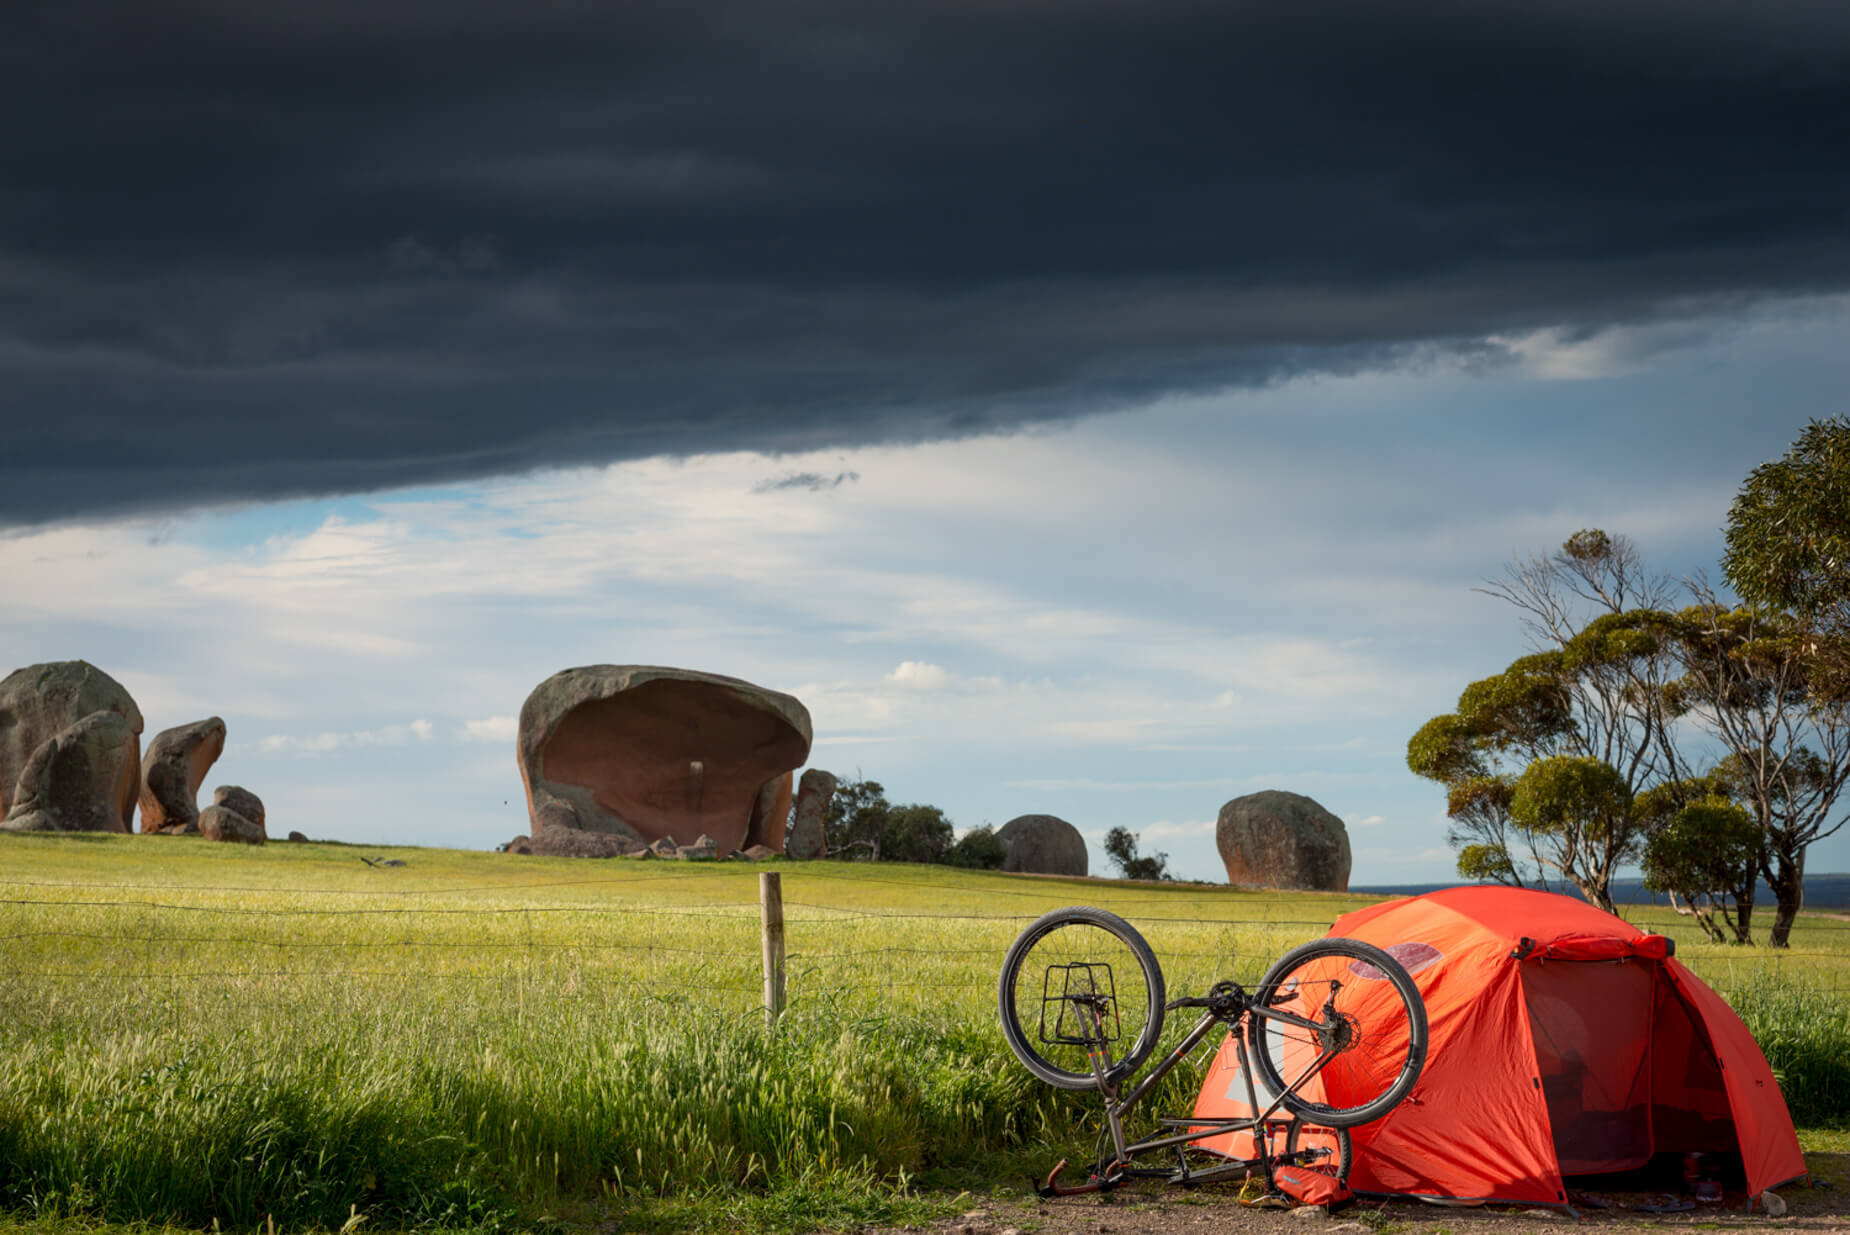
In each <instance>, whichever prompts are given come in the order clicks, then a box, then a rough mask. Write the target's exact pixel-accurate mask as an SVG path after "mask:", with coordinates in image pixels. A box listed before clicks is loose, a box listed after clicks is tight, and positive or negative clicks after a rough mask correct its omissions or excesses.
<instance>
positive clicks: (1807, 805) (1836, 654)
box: [1675, 583, 1850, 947]
mask: <svg viewBox="0 0 1850 1235" xmlns="http://www.w3.org/2000/svg"><path fill="white" fill-rule="evenodd" d="M1695 586H1696V589H1697V593H1698V603H1697V604H1695V605H1692V606H1690V607H1689V608H1687V609H1685V610H1684V611H1683V612H1682V614H1680V615H1679V645H1680V649H1679V651H1680V656H1681V658H1682V660H1683V663H1684V666H1685V669H1686V672H1685V675H1684V677H1683V679H1682V680H1681V681H1679V682H1678V683H1677V684H1676V687H1675V692H1676V693H1677V695H1678V696H1679V703H1680V706H1681V707H1682V708H1684V709H1685V710H1686V711H1687V712H1688V713H1689V714H1690V715H1691V716H1693V717H1694V718H1696V719H1697V720H1698V722H1699V723H1701V724H1702V725H1703V726H1704V727H1706V728H1707V729H1708V730H1709V731H1710V733H1712V734H1713V735H1714V737H1715V738H1716V739H1717V740H1718V741H1719V742H1720V743H1721V745H1722V746H1723V747H1725V748H1726V750H1727V752H1728V755H1727V758H1726V759H1725V761H1724V770H1725V775H1726V779H1727V782H1728V784H1729V788H1730V796H1731V797H1732V798H1733V800H1734V801H1736V802H1737V803H1739V804H1740V805H1741V806H1742V807H1744V808H1745V809H1746V810H1747V812H1748V814H1749V815H1750V816H1752V818H1753V821H1754V825H1755V827H1756V829H1757V830H1758V832H1759V834H1760V848H1759V854H1758V869H1759V872H1760V874H1761V875H1762V876H1763V877H1764V878H1765V879H1766V881H1767V886H1768V887H1769V888H1771V889H1772V890H1773V899H1774V904H1775V909H1774V918H1773V929H1772V932H1771V936H1770V942H1771V943H1772V944H1773V946H1775V947H1784V946H1786V944H1787V943H1788V941H1789V940H1790V937H1791V934H1792V924H1793V921H1794V920H1795V919H1796V918H1797V917H1798V913H1799V910H1800V909H1801V908H1802V907H1803V906H1804V903H1805V857H1806V853H1807V851H1808V850H1809V849H1810V847H1811V846H1812V845H1814V844H1816V843H1817V842H1818V841H1821V840H1823V839H1825V838H1826V837H1829V836H1832V835H1834V834H1836V833H1837V832H1838V831H1839V830H1840V829H1842V827H1843V826H1844V823H1845V816H1844V815H1843V814H1841V813H1839V811H1838V802H1839V799H1840V798H1841V796H1842V794H1843V792H1844V788H1845V786H1846V784H1850V698H1847V697H1846V693H1845V691H1844V690H1843V682H1844V677H1843V674H1842V671H1841V666H1842V665H1843V664H1845V663H1846V661H1847V660H1850V656H1846V654H1845V636H1844V635H1843V634H1842V633H1839V632H1837V631H1835V630H1822V629H1819V628H1818V627H1817V626H1816V625H1814V624H1813V623H1812V622H1811V621H1810V620H1809V619H1807V618H1804V617H1800V616H1798V615H1795V614H1792V613H1786V612H1779V611H1769V610H1765V609H1759V608H1752V607H1746V606H1739V607H1731V606H1729V605H1726V604H1724V603H1722V602H1721V601H1720V600H1719V599H1717V598H1716V596H1715V595H1714V594H1713V593H1712V592H1710V591H1709V590H1708V589H1707V588H1706V587H1704V586H1703V585H1701V584H1700V583H1698V584H1697V585H1695ZM1751 895H1752V890H1751V887H1750V889H1749V896H1750V897H1751ZM1747 909H1748V912H1751V900H1750V901H1749V902H1748V905H1747Z"/></svg>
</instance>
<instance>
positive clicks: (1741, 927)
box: [1732, 871, 1760, 943]
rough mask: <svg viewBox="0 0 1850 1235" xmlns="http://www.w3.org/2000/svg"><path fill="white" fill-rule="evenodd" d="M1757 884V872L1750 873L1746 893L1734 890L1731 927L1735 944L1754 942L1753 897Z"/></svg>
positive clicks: (1758, 880) (1758, 876)
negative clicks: (1732, 927)
mask: <svg viewBox="0 0 1850 1235" xmlns="http://www.w3.org/2000/svg"><path fill="white" fill-rule="evenodd" d="M1759 882H1760V875H1759V872H1757V871H1755V872H1751V873H1750V877H1749V879H1748V881H1747V889H1746V891H1741V890H1740V889H1736V891H1735V893H1734V922H1733V924H1732V925H1733V926H1734V941H1735V942H1736V943H1752V942H1753V941H1754V895H1755V890H1756V885H1758V884H1759Z"/></svg>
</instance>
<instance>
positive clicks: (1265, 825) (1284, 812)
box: [1214, 789, 1349, 892]
mask: <svg viewBox="0 0 1850 1235" xmlns="http://www.w3.org/2000/svg"><path fill="white" fill-rule="evenodd" d="M1214 843H1215V845H1216V846H1217V847H1218V848H1219V849H1220V857H1221V861H1222V862H1224V863H1226V865H1227V882H1228V883H1234V884H1248V885H1258V886H1260V887H1267V888H1301V889H1306V890H1309V891H1317V892H1347V891H1348V890H1349V830H1348V829H1347V828H1345V827H1344V826H1343V821H1342V820H1341V819H1338V818H1337V817H1336V816H1335V815H1332V814H1331V813H1330V812H1329V811H1327V810H1325V809H1323V807H1321V806H1319V805H1318V804H1317V803H1316V802H1314V801H1312V800H1311V799H1309V798H1307V797H1305V796H1304V795H1303V794H1301V793H1286V792H1284V791H1283V790H1279V789H1267V790H1265V791H1263V792H1261V793H1249V794H1247V795H1246V796H1245V797H1243V798H1235V799H1234V800H1233V801H1231V802H1229V803H1227V804H1226V805H1225V806H1223V807H1221V808H1220V819H1219V820H1218V821H1217V822H1216V823H1215V825H1214Z"/></svg>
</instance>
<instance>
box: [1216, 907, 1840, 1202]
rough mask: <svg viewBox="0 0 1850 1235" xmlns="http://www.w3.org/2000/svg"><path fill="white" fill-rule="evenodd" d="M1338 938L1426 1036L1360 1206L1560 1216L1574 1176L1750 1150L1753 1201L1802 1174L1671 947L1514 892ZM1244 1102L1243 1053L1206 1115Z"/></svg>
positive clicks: (1415, 911)
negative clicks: (1348, 941) (1412, 1009)
mask: <svg viewBox="0 0 1850 1235" xmlns="http://www.w3.org/2000/svg"><path fill="white" fill-rule="evenodd" d="M1330 934H1331V935H1335V936H1347V937H1349V938H1353V939H1360V940H1364V941H1366V942H1368V943H1372V944H1374V945H1376V946H1377V947H1380V948H1383V949H1385V950H1386V951H1388V952H1389V953H1390V954H1392V955H1393V956H1394V957H1395V959H1397V960H1399V961H1400V962H1401V963H1402V964H1403V965H1404V966H1405V967H1406V969H1407V971H1408V972H1409V973H1410V974H1412V975H1413V980H1414V983H1415V984H1416V985H1417V986H1418V987H1419V988H1420V994H1421V996H1422V997H1423V998H1424V999H1425V1001H1426V1015H1427V1020H1428V1024H1429V1029H1430V1037H1429V1048H1428V1055H1427V1060H1426V1068H1425V1071H1424V1072H1422V1073H1421V1075H1420V1080H1419V1083H1418V1084H1417V1085H1416V1086H1415V1087H1414V1089H1413V1092H1412V1094H1410V1095H1409V1096H1408V1098H1407V1100H1406V1101H1405V1102H1403V1103H1401V1105H1400V1106H1398V1107H1396V1108H1395V1109H1394V1110H1393V1111H1392V1112H1390V1113H1389V1114H1388V1115H1387V1116H1386V1117H1384V1118H1382V1119H1380V1120H1377V1121H1376V1122H1374V1123H1371V1124H1367V1125H1364V1126H1362V1127H1359V1128H1354V1129H1351V1135H1352V1137H1353V1139H1354V1145H1355V1154H1354V1164H1353V1166H1352V1168H1351V1170H1350V1177H1349V1183H1350V1186H1351V1187H1352V1188H1353V1189H1355V1191H1357V1192H1362V1193H1376V1194H1389V1195H1402V1196H1422V1197H1432V1198H1443V1199H1456V1200H1484V1201H1502V1202H1512V1203H1518V1204H1543V1205H1563V1204H1565V1203H1566V1202H1567V1188H1566V1185H1565V1184H1564V1183H1563V1182H1562V1177H1563V1176H1567V1175H1591V1174H1603V1173H1610V1172H1617V1171H1626V1170H1631V1169H1633V1168H1636V1167H1640V1166H1643V1165H1644V1164H1645V1163H1647V1162H1648V1161H1650V1159H1651V1158H1652V1156H1653V1155H1655V1154H1662V1153H1691V1152H1712V1153H1738V1154H1740V1156H1741V1162H1742V1166H1743V1168H1744V1170H1745V1173H1746V1176H1747V1188H1748V1196H1749V1197H1754V1196H1758V1195H1759V1194H1760V1193H1761V1192H1762V1191H1763V1190H1765V1189H1767V1188H1771V1187H1775V1186H1777V1185H1779V1184H1782V1183H1787V1182H1790V1181H1792V1180H1794V1179H1797V1178H1798V1177H1800V1176H1802V1175H1804V1174H1805V1159H1804V1156H1803V1155H1802V1154H1801V1153H1800V1151H1799V1142H1798V1137H1797V1135H1796V1134H1795V1133H1794V1132H1793V1128H1792V1117H1791V1115H1790V1114H1789V1113H1788V1112H1787V1110H1786V1102H1785V1098H1784V1097H1783V1096H1781V1094H1780V1092H1779V1085H1778V1083H1777V1082H1775V1080H1774V1079H1773V1072H1772V1069H1770V1068H1769V1067H1768V1066H1767V1062H1766V1057H1765V1056H1764V1055H1762V1054H1761V1053H1760V1047H1759V1045H1758V1044H1757V1043H1755V1041H1754V1039H1753V1035H1752V1034H1750V1033H1749V1032H1748V1030H1747V1027H1746V1026H1745V1025H1743V1024H1742V1023H1741V1018H1740V1017H1739V1016H1737V1015H1735V1012H1734V1009H1732V1008H1730V1007H1729V1006H1728V1004H1727V1003H1726V1002H1725V1001H1724V1000H1723V999H1722V998H1721V996H1719V995H1717V994H1716V993H1715V992H1714V991H1713V990H1711V989H1709V987H1708V986H1707V985H1705V984H1704V983H1703V982H1702V980H1701V979H1699V978H1697V977H1696V975H1695V974H1693V973H1691V972H1690V971H1689V969H1687V968H1686V967H1685V966H1684V965H1683V964H1682V963H1681V962H1680V961H1678V960H1676V958H1675V956H1674V952H1675V948H1674V946H1673V945H1672V943H1671V941H1670V940H1669V939H1666V938H1665V937H1664V936H1662V935H1650V934H1646V933H1644V932H1642V931H1640V930H1639V929H1638V928H1637V927H1634V926H1632V925H1630V924H1629V923H1627V922H1625V921H1624V920H1623V919H1621V918H1617V917H1614V916H1613V915H1612V914H1609V913H1606V912H1605V911H1603V910H1600V909H1597V908H1595V907H1593V906H1591V905H1588V904H1586V903H1584V902H1582V901H1578V900H1575V899H1573V898H1572V897H1568V896H1559V895H1556V894H1553V893H1548V892H1534V891H1527V890H1523V889H1517V888H1502V887H1465V888H1449V889H1446V890H1445V891H1441V892H1433V893H1429V894H1427V895H1425V896H1415V897H1408V898H1406V899H1403V900H1397V901H1388V902H1385V903H1383V904H1379V905H1372V906H1370V907H1368V908H1367V909H1362V910H1358V911H1357V912H1355V913H1351V914H1347V915H1345V916H1344V917H1342V918H1339V919H1337V921H1336V923H1335V924H1334V925H1333V926H1331V928H1330ZM1365 976H1366V975H1364V977H1365ZM1255 1081H1257V1078H1256V1077H1255ZM1245 1092H1246V1087H1245V1081H1244V1079H1242V1078H1241V1077H1240V1076H1239V1065H1238V1061H1237V1058H1236V1056H1235V1054H1234V1051H1233V1049H1232V1043H1231V1042H1229V1043H1227V1044H1226V1045H1224V1046H1223V1047H1222V1049H1221V1052H1220V1054H1219V1055H1218V1056H1217V1057H1216V1058H1215V1060H1214V1063H1213V1065H1212V1066H1211V1067H1210V1068H1209V1070H1208V1075H1207V1078H1206V1081H1205V1082H1204V1084H1203V1085H1202V1089H1201V1097H1200V1099H1199V1101H1198V1102H1197V1104H1196V1107H1195V1113H1196V1114H1197V1115H1201V1116H1225V1115H1240V1114H1245V1113H1246V1105H1245V1101H1244V1097H1245ZM1307 1096H1314V1095H1307ZM1229 1140H1231V1138H1229ZM1210 1147H1215V1146H1213V1145H1212V1143H1210ZM1218 1147H1219V1148H1222V1149H1223V1150H1224V1151H1225V1152H1230V1153H1239V1152H1240V1146H1238V1145H1234V1144H1231V1143H1229V1144H1228V1145H1225V1146H1218Z"/></svg>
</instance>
